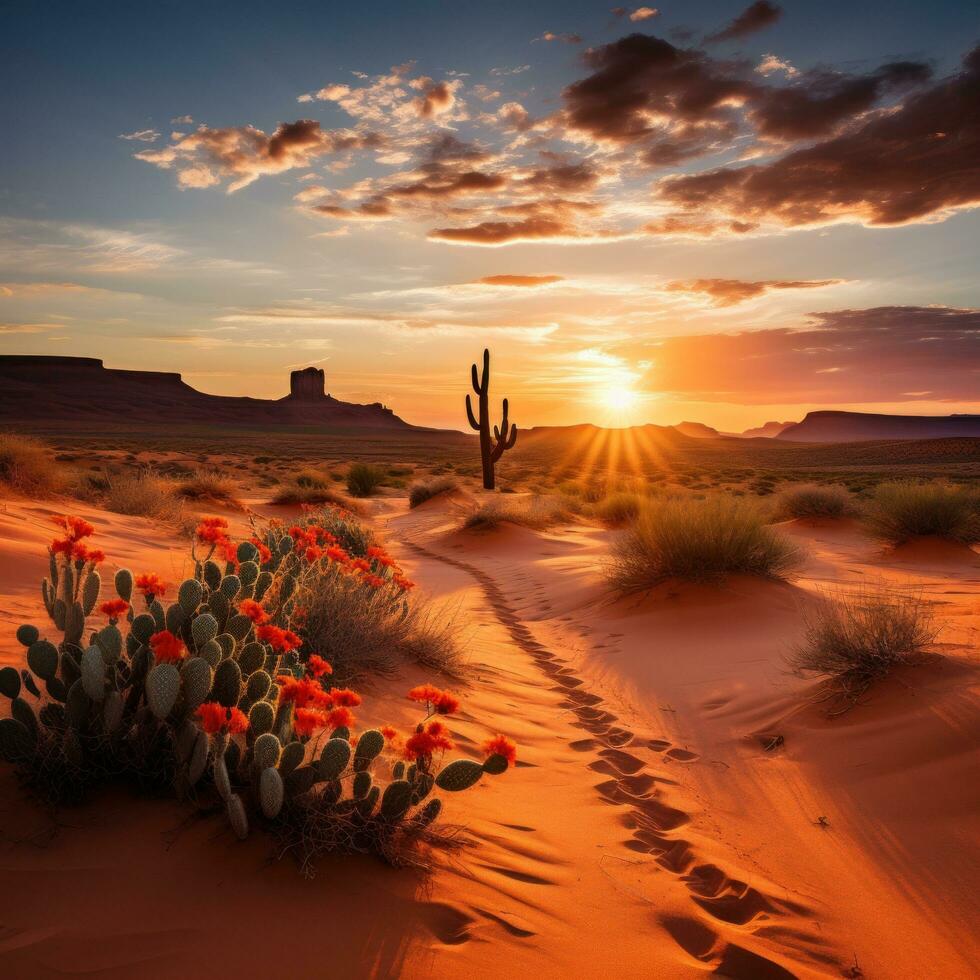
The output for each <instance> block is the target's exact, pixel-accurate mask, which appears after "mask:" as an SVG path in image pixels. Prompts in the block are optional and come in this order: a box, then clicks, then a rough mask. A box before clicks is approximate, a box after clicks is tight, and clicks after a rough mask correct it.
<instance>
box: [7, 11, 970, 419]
mask: <svg viewBox="0 0 980 980" xmlns="http://www.w3.org/2000/svg"><path fill="white" fill-rule="evenodd" d="M978 44H980V5H978V4H977V3H976V2H975V0H972V2H971V0H964V2H933V3H928V4H927V3H922V2H921V0H919V2H915V3H912V2H901V0H899V2H896V0H889V2H861V3H855V2H854V0H848V2H836V0H824V2H820V3H816V2H792V3H791V2H788V0H787V2H785V3H784V4H782V5H781V6H780V5H777V4H775V3H768V2H757V3H753V4H751V5H749V6H746V3H744V2H741V3H739V2H721V0H717V2H715V0H698V2H694V3H692V2H685V3H681V2H677V0H675V2H671V3H666V2H665V3H664V4H663V5H662V6H658V7H657V8H655V7H653V6H650V7H645V6H642V7H637V6H628V7H615V8H611V6H610V4H609V3H601V2H584V0H578V2H575V0H561V2H533V3H529V2H527V0H522V2H520V3H514V2H499V0H497V2H493V3H470V2H424V0H420V2H413V3H404V2H401V3H399V2H377V0H372V2H369V3H361V4H350V3H343V4H341V3H332V2H326V0H320V2H316V3H298V2H288V0H287V2H284V3H281V4H269V3H248V2H235V3H217V2H208V3H201V2H196V3H193V4H192V3H183V2H160V3H154V4H145V3H131V2H130V3H105V2H86V3H78V2H61V3H50V2H43V0H38V2H34V3H26V2H23V3H7V4H4V5H3V11H2V12H0V76H2V78H0V81H2V91H3V96H2V98H0V118H2V131H3V134H4V137H3V150H2V152H0V353H22V354H23V353H28V354H63V355H64V354H70V355H86V356H92V357H100V358H103V359H104V360H105V362H106V364H107V366H110V367H121V368H140V369H153V370H161V371H178V372H180V373H181V374H182V375H183V377H184V379H185V380H186V381H187V382H189V383H190V384H192V385H194V386H195V387H197V388H200V389H202V390H205V391H209V392H214V393H219V394H249V395H254V396H258V397H279V396H281V395H283V394H285V392H286V390H287V388H288V377H287V375H288V372H289V370H290V369H292V368H295V367H301V366H305V365H307V364H315V365H317V366H319V367H322V368H323V369H324V370H325V372H326V376H327V389H328V391H330V392H331V393H332V394H334V395H335V396H337V397H340V398H345V399H348V400H353V401H375V400H380V401H384V402H385V403H387V404H389V405H390V406H392V407H393V408H394V409H395V411H396V412H397V413H398V414H400V415H402V416H403V417H405V418H407V419H408V420H409V421H413V422H417V423H421V424H430V425H451V426H454V427H462V426H464V425H465V420H464V417H463V415H462V397H463V394H464V393H465V391H466V390H467V388H468V369H469V364H470V362H471V361H472V360H474V359H475V358H476V357H477V356H478V355H479V354H480V352H481V351H482V349H483V347H484V346H489V347H490V348H491V350H492V352H493V364H494V379H493V380H494V394H495V396H499V397H502V396H503V395H509V396H510V399H511V415H512V417H513V418H514V419H516V421H517V422H518V423H519V424H522V425H524V426H528V425H533V424H555V423H572V422H582V421H594V422H598V423H600V424H609V425H623V424H629V423H634V422H645V421H651V422H657V423H675V422H679V421H681V420H698V421H703V422H706V423H708V424H710V425H715V426H717V427H719V428H722V429H729V430H732V429H734V430H741V429H743V428H746V427H748V426H751V425H757V424H760V423H762V422H764V421H766V420H768V419H780V420H787V419H798V418H801V417H802V416H803V414H804V413H805V412H807V411H808V410H811V409H815V408H828V407H834V408H850V409H854V410H858V411H889V412H902V413H908V414H947V413H951V412H970V411H973V412H978V411H980V313H978V312H977V307H980V284H978V275H977V273H978V267H980V262H978V253H980V249H978V243H980V214H978V213H977V211H976V208H977V206H978V204H980V47H978ZM86 396H87V395H86V393H80V397H86ZM88 396H90V397H97V393H88Z"/></svg>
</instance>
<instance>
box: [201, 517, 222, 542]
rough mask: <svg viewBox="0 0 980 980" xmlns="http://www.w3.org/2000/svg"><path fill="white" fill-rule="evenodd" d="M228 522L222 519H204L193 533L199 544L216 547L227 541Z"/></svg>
mask: <svg viewBox="0 0 980 980" xmlns="http://www.w3.org/2000/svg"><path fill="white" fill-rule="evenodd" d="M227 528H228V522H227V521H226V520H225V519H224V518H223V517H205V518H204V519H203V520H202V521H201V522H200V524H198V525H197V528H196V529H195V531H194V536H195V537H196V538H197V540H198V541H200V542H201V544H210V545H218V544H221V543H223V542H224V541H227V539H228V536H227V535H226V534H225V531H226V530H227Z"/></svg>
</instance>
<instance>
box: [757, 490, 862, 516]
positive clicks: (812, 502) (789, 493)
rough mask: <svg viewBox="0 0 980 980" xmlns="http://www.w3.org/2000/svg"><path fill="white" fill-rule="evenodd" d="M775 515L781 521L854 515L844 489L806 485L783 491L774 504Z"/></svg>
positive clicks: (849, 497) (849, 498)
mask: <svg viewBox="0 0 980 980" xmlns="http://www.w3.org/2000/svg"><path fill="white" fill-rule="evenodd" d="M776 513H777V514H778V516H779V517H780V518H781V519H787V518H791V517H849V516H850V515H852V514H854V513H855V507H854V501H853V500H852V499H851V495H850V494H849V493H848V492H847V489H846V488H845V487H842V486H837V485H830V486H826V485H820V484H817V483H806V484H803V485H801V486H797V487H791V488H790V489H788V490H784V491H783V492H782V493H781V494H780V495H779V500H778V501H777V502H776Z"/></svg>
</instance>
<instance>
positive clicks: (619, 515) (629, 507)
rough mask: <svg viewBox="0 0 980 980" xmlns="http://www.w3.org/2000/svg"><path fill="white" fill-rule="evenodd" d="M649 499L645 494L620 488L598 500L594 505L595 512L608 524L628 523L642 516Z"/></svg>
mask: <svg viewBox="0 0 980 980" xmlns="http://www.w3.org/2000/svg"><path fill="white" fill-rule="evenodd" d="M648 499H649V498H648V497H646V496H644V495H643V494H639V493H633V492H630V491H628V490H619V491H617V492H615V493H611V494H609V496H608V497H603V498H602V500H600V501H598V503H596V504H595V505H594V507H593V513H594V514H595V516H596V517H597V518H598V519H599V520H600V521H603V522H605V523H606V524H628V523H629V522H630V521H635V520H636V519H637V518H638V517H639V516H640V512H641V511H642V510H643V508H644V507H645V506H646V505H647V502H648Z"/></svg>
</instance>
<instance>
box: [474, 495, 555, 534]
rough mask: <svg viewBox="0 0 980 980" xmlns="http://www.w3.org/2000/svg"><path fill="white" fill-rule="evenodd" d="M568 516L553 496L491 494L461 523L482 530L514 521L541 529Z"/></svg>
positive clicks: (523, 525) (517, 523) (520, 525)
mask: <svg viewBox="0 0 980 980" xmlns="http://www.w3.org/2000/svg"><path fill="white" fill-rule="evenodd" d="M568 517H569V512H568V510H567V509H566V507H565V506H564V504H563V503H562V502H561V501H560V500H558V499H556V498H554V497H516V498H515V497H491V498H490V499H489V500H487V501H485V502H484V503H482V504H480V506H479V507H478V508H477V509H476V510H475V511H473V512H472V513H471V514H469V515H468V516H467V518H466V520H465V521H464V522H463V526H464V527H466V528H470V529H474V530H481V531H482V530H490V529H492V528H496V527H499V526H500V525H501V524H516V525H518V526H519V527H529V528H532V529H534V530H541V529H543V528H546V527H551V526H552V525H554V524H560V523H561V522H562V521H565V520H568Z"/></svg>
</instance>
